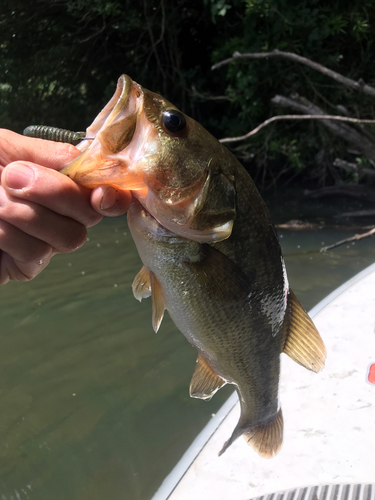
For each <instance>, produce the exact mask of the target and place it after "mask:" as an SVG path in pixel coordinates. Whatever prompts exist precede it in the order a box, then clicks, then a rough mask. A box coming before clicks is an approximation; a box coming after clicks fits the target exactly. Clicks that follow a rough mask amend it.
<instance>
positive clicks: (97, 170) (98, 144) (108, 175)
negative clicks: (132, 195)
mask: <svg viewBox="0 0 375 500" xmlns="http://www.w3.org/2000/svg"><path fill="white" fill-rule="evenodd" d="M143 97H144V93H143V89H142V87H141V86H140V85H138V84H137V83H135V82H134V81H133V80H132V79H131V78H130V77H129V76H128V75H121V76H120V78H119V80H118V82H117V87H116V91H115V93H114V95H113V97H112V98H111V100H110V101H109V102H108V104H107V105H106V106H105V107H104V108H103V109H102V111H101V112H100V113H99V114H98V116H97V117H96V118H95V120H94V121H93V123H92V124H91V125H90V126H89V127H88V128H87V130H86V137H90V139H86V140H84V141H82V142H81V143H80V144H78V146H77V147H78V149H80V150H81V151H82V153H81V154H80V155H79V156H78V157H77V158H76V159H75V160H73V161H72V162H71V163H70V164H69V165H68V166H67V167H65V168H64V169H63V170H61V173H63V174H65V175H67V176H68V177H70V178H71V179H73V180H74V181H75V182H77V183H78V184H81V185H83V186H85V187H88V188H91V189H93V188H95V187H96V186H98V185H101V184H108V185H111V186H114V187H120V188H122V189H141V188H142V187H143V186H144V182H143V176H142V175H141V173H140V172H135V171H132V169H131V168H129V165H130V162H128V161H127V159H126V158H125V157H124V156H123V155H119V154H118V153H120V152H121V151H123V150H125V149H126V147H127V146H128V145H129V144H130V142H131V141H132V139H133V136H134V133H135V130H136V126H137V119H138V116H139V114H140V111H141V110H142V108H143ZM91 138H92V140H91Z"/></svg>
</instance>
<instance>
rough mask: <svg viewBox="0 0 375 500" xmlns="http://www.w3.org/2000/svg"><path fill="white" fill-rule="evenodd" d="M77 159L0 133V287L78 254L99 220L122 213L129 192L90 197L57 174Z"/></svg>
mask: <svg viewBox="0 0 375 500" xmlns="http://www.w3.org/2000/svg"><path fill="white" fill-rule="evenodd" d="M79 154H80V151H79V150H78V149H77V148H75V147H74V146H72V145H70V144H63V143H54V142H50V141H44V140H42V139H32V138H30V137H23V136H21V135H18V134H16V133H14V132H11V131H9V130H4V129H0V173H1V186H0V284H5V283H8V281H10V280H15V281H29V280H31V279H33V278H34V277H35V276H37V275H38V274H39V273H40V272H41V271H42V270H43V269H44V268H45V267H46V266H47V265H48V263H49V262H50V260H51V258H52V256H53V255H55V254H57V253H68V252H73V251H74V250H77V249H78V248H80V247H81V246H82V245H83V243H84V242H85V241H86V236H87V233H86V228H88V227H91V226H94V225H95V224H97V223H98V222H100V220H101V219H102V216H103V215H108V216H116V215H121V214H124V213H125V212H126V211H127V209H128V207H129V205H130V203H131V194H130V192H128V191H117V190H115V189H114V188H111V187H106V186H105V187H102V186H99V187H98V188H96V189H94V190H93V191H91V190H89V189H87V188H83V187H82V186H78V185H77V184H76V183H75V182H73V181H72V180H71V179H69V178H68V177H66V176H65V175H62V174H60V173H59V172H58V170H60V169H61V168H63V166H65V165H66V164H67V163H68V162H69V161H72V160H73V159H74V158H75V157H77V156H78V155H79Z"/></svg>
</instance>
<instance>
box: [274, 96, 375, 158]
mask: <svg viewBox="0 0 375 500" xmlns="http://www.w3.org/2000/svg"><path fill="white" fill-rule="evenodd" d="M271 102H272V103H273V104H276V105H278V106H284V107H290V108H292V109H295V110H296V111H299V112H301V113H304V114H306V115H326V116H327V117H328V116H329V115H327V114H326V113H325V111H324V110H322V109H321V108H319V107H318V106H316V105H315V104H313V103H311V102H310V101H308V100H307V99H306V98H305V97H301V96H299V95H296V96H293V97H291V98H288V97H284V96H281V95H276V96H275V97H273V98H272V99H271ZM342 118H344V117H342ZM352 120H356V119H355V118H352V119H351V120H348V122H351V123H361V122H360V121H359V122H353V121H352ZM344 121H345V120H341V123H340V122H336V123H335V122H334V121H332V120H322V125H324V126H325V127H326V128H328V129H329V130H330V131H331V132H332V133H334V134H335V135H337V136H338V137H341V139H344V140H345V141H347V142H348V143H349V144H351V145H352V146H354V147H355V148H357V149H359V150H360V151H361V152H362V154H363V155H364V156H365V157H366V158H368V159H369V160H373V161H375V138H374V137H373V136H371V138H369V137H368V136H367V137H365V135H364V134H363V131H361V132H359V131H358V130H356V129H355V128H353V127H351V126H349V125H347V124H346V123H343V122H344Z"/></svg>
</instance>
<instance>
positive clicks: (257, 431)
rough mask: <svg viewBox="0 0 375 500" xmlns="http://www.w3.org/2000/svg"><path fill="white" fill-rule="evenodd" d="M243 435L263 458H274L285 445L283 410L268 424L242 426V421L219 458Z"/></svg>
mask: <svg viewBox="0 0 375 500" xmlns="http://www.w3.org/2000/svg"><path fill="white" fill-rule="evenodd" d="M241 434H243V435H244V438H245V439H246V441H247V443H248V444H249V445H250V446H252V447H253V448H254V450H255V451H256V452H257V453H258V454H259V455H260V456H261V457H263V458H272V457H274V456H275V455H277V454H278V453H279V451H280V449H281V445H282V444H283V434H284V420H283V414H282V412H281V409H280V410H279V411H278V412H277V414H276V416H275V418H273V419H272V420H269V421H268V422H265V423H262V424H258V425H255V426H252V425H248V426H246V425H243V424H242V425H241V421H240V422H239V423H238V425H237V427H236V428H235V429H234V431H233V434H232V436H231V437H230V438H229V440H228V441H227V442H226V443H225V444H224V446H223V448H222V449H221V451H220V452H219V456H220V455H222V454H223V453H224V451H225V450H226V449H227V448H228V447H229V446H230V445H231V444H232V443H233V441H235V440H236V439H237V438H238V437H239V436H240V435H241Z"/></svg>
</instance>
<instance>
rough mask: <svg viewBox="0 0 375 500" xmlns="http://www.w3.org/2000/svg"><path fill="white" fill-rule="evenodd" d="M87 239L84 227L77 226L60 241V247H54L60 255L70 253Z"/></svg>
mask: <svg viewBox="0 0 375 500" xmlns="http://www.w3.org/2000/svg"><path fill="white" fill-rule="evenodd" d="M86 238H87V230H86V227H85V226H83V225H82V224H77V225H76V227H75V228H74V229H73V230H72V231H70V232H69V233H68V234H67V235H66V237H65V238H64V239H63V240H62V241H61V243H60V245H59V246H58V247H56V250H58V251H59V252H61V253H71V252H74V251H75V250H78V248H81V246H82V245H83V244H84V243H85V241H86Z"/></svg>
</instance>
